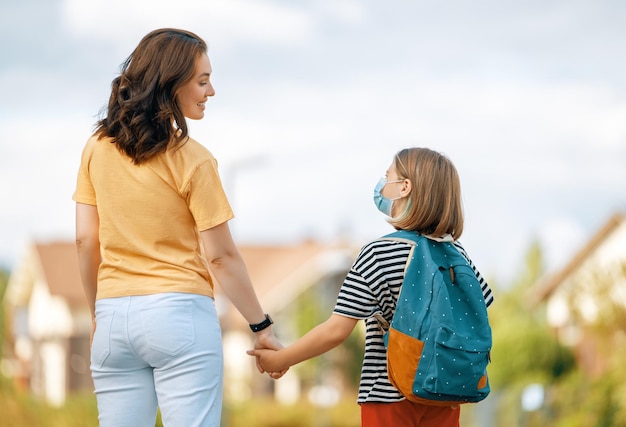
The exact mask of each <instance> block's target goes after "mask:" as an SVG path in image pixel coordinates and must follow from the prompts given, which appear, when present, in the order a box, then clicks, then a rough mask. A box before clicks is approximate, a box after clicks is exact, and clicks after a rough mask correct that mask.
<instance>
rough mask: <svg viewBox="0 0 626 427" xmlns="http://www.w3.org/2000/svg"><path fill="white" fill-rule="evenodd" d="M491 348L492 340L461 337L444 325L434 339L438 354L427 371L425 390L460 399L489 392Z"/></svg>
mask: <svg viewBox="0 0 626 427" xmlns="http://www.w3.org/2000/svg"><path fill="white" fill-rule="evenodd" d="M490 350H491V345H490V344H489V343H483V342H480V341H478V340H476V339H472V338H471V337H464V336H460V335H459V334H455V333H454V332H453V331H452V330H450V329H448V328H447V327H445V326H441V327H440V328H439V331H438V332H437V335H436V339H435V348H434V351H435V354H434V355H433V357H431V358H430V360H429V362H430V363H429V365H428V369H427V371H426V372H425V381H424V389H425V390H427V391H428V392H430V393H441V394H446V395H449V396H459V397H461V398H473V397H479V396H484V395H486V393H489V387H488V386H489V383H488V381H487V364H488V363H489V351H490Z"/></svg>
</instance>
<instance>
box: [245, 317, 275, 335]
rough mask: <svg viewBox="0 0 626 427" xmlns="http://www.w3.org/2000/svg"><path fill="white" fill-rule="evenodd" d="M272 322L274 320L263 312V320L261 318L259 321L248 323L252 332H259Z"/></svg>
mask: <svg viewBox="0 0 626 427" xmlns="http://www.w3.org/2000/svg"><path fill="white" fill-rule="evenodd" d="M272 323H274V321H273V320H272V318H271V317H270V315H269V314H265V320H263V321H262V322H261V323H255V324H254V325H253V324H250V329H252V332H259V331H262V330H263V329H265V328H267V327H269V326H270V325H271V324H272Z"/></svg>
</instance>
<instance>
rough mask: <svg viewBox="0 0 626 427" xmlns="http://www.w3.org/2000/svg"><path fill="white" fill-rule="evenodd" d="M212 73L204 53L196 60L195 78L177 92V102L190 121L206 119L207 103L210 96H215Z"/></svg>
mask: <svg viewBox="0 0 626 427" xmlns="http://www.w3.org/2000/svg"><path fill="white" fill-rule="evenodd" d="M212 71H213V70H212V69H211V62H209V57H208V55H207V54H206V53H203V54H202V55H200V56H199V57H198V58H197V59H196V68H195V71H194V74H193V77H192V78H191V79H190V80H189V81H187V82H186V83H184V84H183V85H182V86H181V87H180V88H179V89H178V91H177V92H176V102H177V103H178V106H179V108H180V109H181V111H182V112H183V115H184V116H185V117H187V118H188V119H191V120H200V119H201V118H203V117H204V109H205V103H206V101H207V99H208V98H209V96H213V95H215V90H214V89H213V85H211V80H210V77H211V72H212Z"/></svg>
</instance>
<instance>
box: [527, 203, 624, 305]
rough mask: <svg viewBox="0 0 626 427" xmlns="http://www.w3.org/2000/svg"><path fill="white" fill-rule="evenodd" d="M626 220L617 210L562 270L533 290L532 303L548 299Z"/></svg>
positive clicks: (622, 213) (548, 277)
mask: <svg viewBox="0 0 626 427" xmlns="http://www.w3.org/2000/svg"><path fill="white" fill-rule="evenodd" d="M625 222H626V213H624V212H617V213H615V214H613V215H612V216H611V218H609V220H608V221H607V222H606V223H605V224H604V225H603V226H602V227H601V228H600V230H598V232H596V234H595V235H593V236H592V238H591V239H590V240H589V242H588V243H587V244H586V245H585V246H583V247H582V248H581V249H580V250H579V251H578V252H577V253H576V254H575V255H574V257H573V258H572V259H571V260H570V262H569V263H567V264H566V265H565V267H563V268H562V269H561V270H559V271H557V272H556V273H554V274H552V275H550V276H547V277H546V278H545V279H544V280H542V281H540V282H539V283H538V284H537V285H536V286H535V287H534V288H533V290H532V291H531V294H530V303H531V304H532V305H536V304H538V303H540V302H542V301H544V300H545V299H547V298H548V297H549V296H550V295H552V293H553V292H554V291H555V290H556V289H557V288H558V287H559V286H560V285H561V284H562V283H563V282H564V281H565V280H566V279H567V278H568V277H570V276H571V275H572V274H573V273H574V271H575V270H576V269H577V268H578V267H579V266H580V265H582V263H583V262H584V261H585V260H586V259H588V258H589V257H590V256H591V255H592V254H593V253H594V252H596V251H597V250H598V248H599V247H600V246H601V245H602V243H603V242H604V241H605V240H606V239H607V237H608V236H610V235H611V234H612V233H613V232H614V231H615V230H616V229H617V228H619V227H620V226H621V225H622V224H624V223H625Z"/></svg>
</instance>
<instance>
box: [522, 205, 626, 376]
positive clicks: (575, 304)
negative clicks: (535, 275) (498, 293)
mask: <svg viewBox="0 0 626 427" xmlns="http://www.w3.org/2000/svg"><path fill="white" fill-rule="evenodd" d="M531 302H532V304H533V305H542V306H544V307H545V312H546V316H547V321H548V324H549V325H550V327H552V328H553V329H554V331H555V332H556V334H557V337H558V339H559V341H560V342H561V343H562V344H564V345H566V346H569V347H571V348H573V349H574V350H575V354H576V356H577V359H578V362H579V364H580V366H581V367H582V368H583V369H584V370H585V371H586V372H588V373H590V374H592V375H600V374H602V373H603V372H604V370H605V369H606V367H607V365H608V357H609V355H610V354H611V349H612V348H613V345H614V344H616V343H617V342H619V341H623V340H624V339H626V337H624V336H623V335H624V330H625V329H626V324H622V325H621V327H620V328H614V327H611V325H615V323H612V322H619V321H621V322H624V321H626V317H624V316H626V213H623V212H618V213H616V214H614V215H613V216H612V217H611V218H609V220H608V221H607V222H606V223H605V224H604V225H603V226H602V227H601V228H600V229H599V230H598V231H597V233H596V234H595V235H593V236H592V237H591V239H590V240H589V241H588V242H587V244H586V245H584V246H583V247H582V248H581V249H580V250H579V251H578V252H577V253H576V254H575V255H574V256H573V257H572V258H571V260H570V261H569V262H568V263H567V264H566V265H565V266H564V267H563V268H562V269H561V270H559V271H556V272H555V273H553V274H550V275H547V276H546V277H544V278H542V280H541V281H540V282H539V283H538V284H537V285H536V286H535V287H534V289H533V290H532V293H531Z"/></svg>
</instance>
